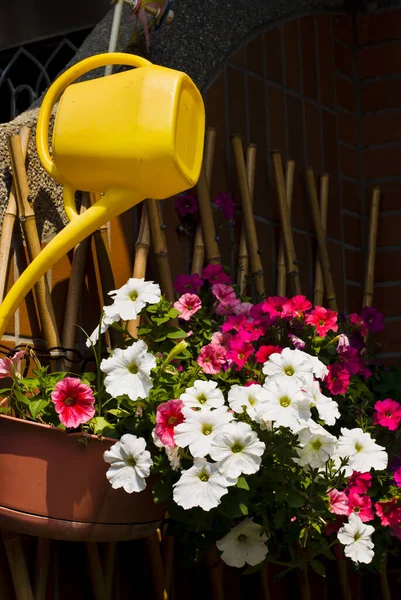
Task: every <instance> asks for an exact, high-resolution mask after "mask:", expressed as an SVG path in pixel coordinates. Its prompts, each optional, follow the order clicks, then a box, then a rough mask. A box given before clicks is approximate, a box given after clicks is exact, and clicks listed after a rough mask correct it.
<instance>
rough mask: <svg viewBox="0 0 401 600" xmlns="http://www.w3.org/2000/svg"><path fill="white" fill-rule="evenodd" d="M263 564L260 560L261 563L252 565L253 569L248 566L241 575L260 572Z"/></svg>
mask: <svg viewBox="0 0 401 600" xmlns="http://www.w3.org/2000/svg"><path fill="white" fill-rule="evenodd" d="M264 564H265V561H264V560H262V562H260V563H258V564H257V565H254V566H253V567H251V566H249V567H247V568H246V569H245V571H243V572H242V575H253V574H254V573H257V572H258V571H260V569H261V568H262V567H263V565H264Z"/></svg>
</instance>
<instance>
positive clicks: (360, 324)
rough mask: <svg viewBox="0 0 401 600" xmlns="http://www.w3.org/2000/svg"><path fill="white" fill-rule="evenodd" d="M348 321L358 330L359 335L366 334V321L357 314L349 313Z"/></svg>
mask: <svg viewBox="0 0 401 600" xmlns="http://www.w3.org/2000/svg"><path fill="white" fill-rule="evenodd" d="M348 321H349V322H350V323H351V325H353V326H354V327H355V328H356V329H358V330H359V331H360V333H361V335H363V336H365V335H366V334H367V332H368V328H367V327H366V323H365V321H364V320H363V319H362V318H361V317H360V316H359V315H357V314H356V313H351V314H350V315H348Z"/></svg>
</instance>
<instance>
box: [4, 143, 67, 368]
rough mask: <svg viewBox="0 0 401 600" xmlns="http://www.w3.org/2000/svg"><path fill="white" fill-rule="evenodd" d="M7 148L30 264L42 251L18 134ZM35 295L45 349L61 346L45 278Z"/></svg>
mask: <svg viewBox="0 0 401 600" xmlns="http://www.w3.org/2000/svg"><path fill="white" fill-rule="evenodd" d="M9 148H10V156H11V164H12V168H13V177H14V181H15V191H16V197H17V204H18V215H19V219H20V221H21V225H22V228H23V231H24V235H25V240H26V244H27V247H28V254H29V259H30V261H31V262H32V261H33V260H34V259H35V258H36V257H37V256H38V254H39V253H40V252H41V250H42V248H41V245H40V240H39V235H38V230H37V228H36V219H35V212H34V210H33V208H32V206H31V204H30V203H29V201H28V196H29V186H28V180H27V176H26V171H25V161H24V157H23V154H22V148H21V141H20V137H19V135H12V136H11V137H10V140H9ZM35 293H36V298H37V304H38V310H39V315H40V321H41V324H42V328H43V334H44V338H45V341H46V344H47V347H48V348H54V347H57V346H60V339H59V335H58V331H57V324H56V317H55V315H54V309H53V303H52V299H51V294H50V289H49V284H48V281H47V278H46V276H43V277H41V279H40V280H39V281H38V283H37V284H36V285H35ZM50 355H51V356H52V357H53V358H57V357H58V356H59V355H60V351H57V350H56V351H53V352H52V351H50ZM54 366H56V365H54Z"/></svg>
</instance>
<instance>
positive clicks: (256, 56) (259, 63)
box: [246, 35, 264, 77]
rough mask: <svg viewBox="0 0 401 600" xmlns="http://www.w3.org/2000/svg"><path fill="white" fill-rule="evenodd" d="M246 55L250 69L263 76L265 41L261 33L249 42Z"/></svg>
mask: <svg viewBox="0 0 401 600" xmlns="http://www.w3.org/2000/svg"><path fill="white" fill-rule="evenodd" d="M246 56H247V68H248V71H253V72H254V73H257V74H258V75H260V76H261V77H264V66H263V41H262V36H261V35H258V36H257V37H256V38H255V39H253V40H252V41H250V42H249V44H248V46H247V47H246Z"/></svg>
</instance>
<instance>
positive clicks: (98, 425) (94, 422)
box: [88, 417, 112, 435]
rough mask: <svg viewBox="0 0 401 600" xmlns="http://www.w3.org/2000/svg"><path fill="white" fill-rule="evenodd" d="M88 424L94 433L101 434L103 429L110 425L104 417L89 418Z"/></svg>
mask: <svg viewBox="0 0 401 600" xmlns="http://www.w3.org/2000/svg"><path fill="white" fill-rule="evenodd" d="M88 424H89V425H91V426H92V428H93V433H94V434H95V435H101V434H102V433H103V432H104V430H105V429H107V428H109V427H112V425H111V424H110V423H109V422H108V421H106V419H105V418H104V417H95V418H94V419H91V420H90V421H89V423H88Z"/></svg>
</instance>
